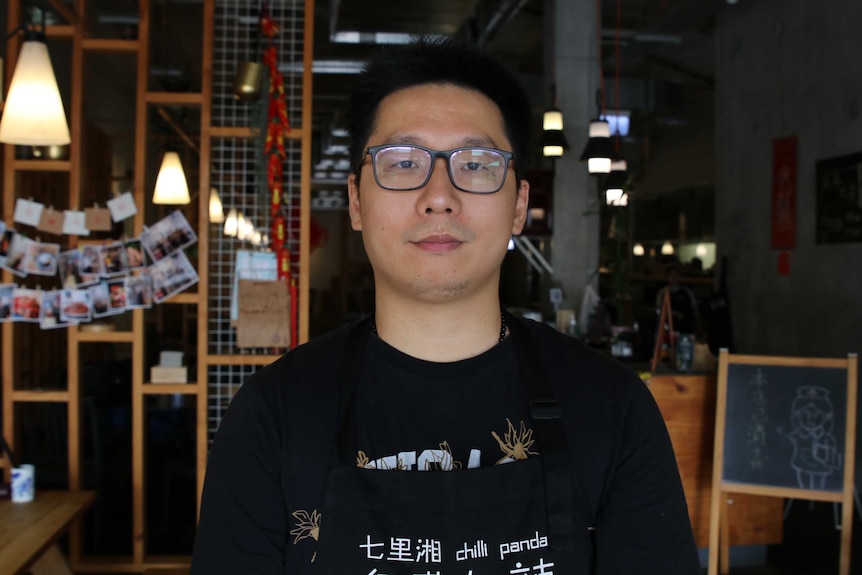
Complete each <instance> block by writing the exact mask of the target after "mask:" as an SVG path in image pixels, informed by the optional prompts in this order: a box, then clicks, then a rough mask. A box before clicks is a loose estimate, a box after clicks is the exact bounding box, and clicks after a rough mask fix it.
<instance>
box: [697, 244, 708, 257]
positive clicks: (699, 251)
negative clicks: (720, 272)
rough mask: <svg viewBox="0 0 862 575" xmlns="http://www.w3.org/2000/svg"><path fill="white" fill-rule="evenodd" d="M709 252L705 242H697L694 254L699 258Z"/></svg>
mask: <svg viewBox="0 0 862 575" xmlns="http://www.w3.org/2000/svg"><path fill="white" fill-rule="evenodd" d="M706 254H707V251H706V246H705V245H703V244H697V247H695V248H694V255H696V256H697V257H699V258H702V257H705V256H706Z"/></svg>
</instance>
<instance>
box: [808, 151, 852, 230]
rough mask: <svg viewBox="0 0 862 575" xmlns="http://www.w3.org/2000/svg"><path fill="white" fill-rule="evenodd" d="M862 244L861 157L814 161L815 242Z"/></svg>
mask: <svg viewBox="0 0 862 575" xmlns="http://www.w3.org/2000/svg"><path fill="white" fill-rule="evenodd" d="M844 242H862V154H853V155H850V156H841V157H839V158H829V159H827V160H820V161H818V162H817V243H818V244H834V243H844Z"/></svg>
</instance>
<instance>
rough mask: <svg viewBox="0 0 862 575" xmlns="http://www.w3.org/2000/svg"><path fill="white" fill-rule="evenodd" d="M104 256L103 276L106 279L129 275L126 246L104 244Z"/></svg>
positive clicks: (119, 243)
mask: <svg viewBox="0 0 862 575" xmlns="http://www.w3.org/2000/svg"><path fill="white" fill-rule="evenodd" d="M101 254H102V274H103V275H104V276H105V277H116V276H121V275H125V274H127V273H129V262H128V261H126V246H125V245H123V242H111V243H109V244H104V245H103V246H102V250H101Z"/></svg>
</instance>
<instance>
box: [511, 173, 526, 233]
mask: <svg viewBox="0 0 862 575" xmlns="http://www.w3.org/2000/svg"><path fill="white" fill-rule="evenodd" d="M529 203H530V182H528V181H527V180H521V181H520V182H519V183H518V195H517V196H515V221H514V222H513V223H512V235H513V236H517V235H518V234H520V233H521V231H522V230H523V229H524V224H525V223H526V221H527V205H528V204H529Z"/></svg>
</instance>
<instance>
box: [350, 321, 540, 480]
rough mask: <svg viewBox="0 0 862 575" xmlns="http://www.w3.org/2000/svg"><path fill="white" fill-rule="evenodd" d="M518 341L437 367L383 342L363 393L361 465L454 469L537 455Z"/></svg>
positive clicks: (369, 364) (373, 343)
mask: <svg viewBox="0 0 862 575" xmlns="http://www.w3.org/2000/svg"><path fill="white" fill-rule="evenodd" d="M527 405H528V403H527V394H526V388H525V385H524V382H523V381H522V378H521V374H520V371H519V368H518V361H517V356H516V353H515V348H514V344H513V343H512V341H511V338H507V339H506V340H504V341H503V342H501V343H499V344H497V345H496V346H494V347H493V348H491V349H490V350H488V351H487V352H485V353H483V354H481V355H478V356H476V357H473V358H469V359H465V360H462V361H456V362H452V363H434V362H429V361H423V360H420V359H416V358H413V357H410V356H408V355H406V354H404V353H402V352H400V351H398V350H397V349H395V348H394V347H392V346H390V345H389V344H387V343H386V342H384V341H383V340H381V339H380V338H378V337H372V338H371V340H370V341H369V344H368V349H367V353H366V356H365V360H364V362H363V366H362V370H361V374H360V379H359V382H358V385H357V389H356V421H357V430H358V431H357V449H358V451H359V453H357V459H356V460H357V464H358V465H362V466H365V467H369V468H374V469H389V470H392V469H400V470H407V471H416V470H419V471H451V470H458V469H472V468H475V467H487V466H490V465H496V464H501V463H507V462H511V461H515V460H521V459H526V458H528V457H531V456H534V455H537V454H538V452H539V446H538V445H537V444H536V443H535V438H534V436H533V431H532V426H531V422H530V420H529V413H528V410H527Z"/></svg>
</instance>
